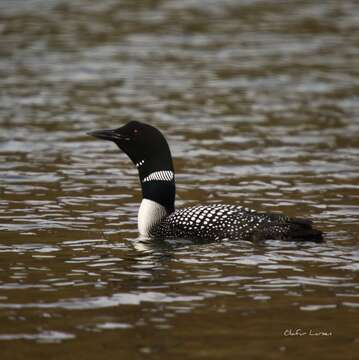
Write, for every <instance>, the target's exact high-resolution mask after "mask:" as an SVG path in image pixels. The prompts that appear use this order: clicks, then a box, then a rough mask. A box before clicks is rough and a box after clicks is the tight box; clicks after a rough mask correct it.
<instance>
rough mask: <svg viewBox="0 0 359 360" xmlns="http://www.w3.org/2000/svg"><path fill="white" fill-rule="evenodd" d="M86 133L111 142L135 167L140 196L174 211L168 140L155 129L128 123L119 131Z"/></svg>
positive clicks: (172, 171) (173, 187)
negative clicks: (137, 173) (137, 174)
mask: <svg viewBox="0 0 359 360" xmlns="http://www.w3.org/2000/svg"><path fill="white" fill-rule="evenodd" d="M88 134H89V135H91V136H94V137H96V138H99V139H102V140H110V141H113V142H114V143H115V144H116V145H117V146H118V147H119V148H120V149H121V150H122V151H123V152H125V153H126V154H127V155H128V157H129V158H130V159H131V160H132V162H133V163H134V164H135V165H136V167H137V168H138V172H139V176H140V180H141V185H142V193H143V197H144V198H147V199H150V200H154V201H157V202H159V203H160V204H162V205H164V206H166V208H168V210H169V212H171V211H173V207H174V196H175V195H174V192H175V182H174V169H173V163H172V157H171V152H170V149H169V147H168V144H167V141H166V139H165V137H164V136H163V135H162V133H161V132H160V131H159V130H158V129H156V128H155V127H153V126H151V125H148V124H144V123H141V122H138V121H131V122H129V123H127V124H126V125H124V126H122V127H120V128H116V129H110V130H97V131H92V132H89V133H88ZM171 174H172V176H170V175H171ZM169 193H170V194H171V195H170V196H169V195H168V194H169ZM171 203H172V205H171Z"/></svg>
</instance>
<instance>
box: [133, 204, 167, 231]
mask: <svg viewBox="0 0 359 360" xmlns="http://www.w3.org/2000/svg"><path fill="white" fill-rule="evenodd" d="M166 216H167V211H166V208H165V207H164V206H162V205H161V204H159V203H157V202H156V201H152V200H149V199H143V200H142V202H141V206H140V209H139V210H138V222H137V223H138V232H139V233H140V235H142V236H146V237H149V236H150V230H151V228H152V227H153V226H154V225H156V224H158V223H159V222H160V221H161V220H162V219H163V218H165V217H166Z"/></svg>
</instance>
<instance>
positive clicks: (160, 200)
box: [88, 121, 322, 241]
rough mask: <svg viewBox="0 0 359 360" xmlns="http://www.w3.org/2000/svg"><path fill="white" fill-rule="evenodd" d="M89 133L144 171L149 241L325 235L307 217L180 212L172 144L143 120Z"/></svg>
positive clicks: (144, 226) (141, 226) (198, 209)
mask: <svg viewBox="0 0 359 360" xmlns="http://www.w3.org/2000/svg"><path fill="white" fill-rule="evenodd" d="M88 135H91V136H94V137H96V138H99V139H102V140H109V141H112V142H114V143H115V144H116V145H117V146H118V147H119V148H120V149H121V150H122V151H124V152H125V153H126V154H127V155H128V157H129V158H130V159H131V160H132V162H133V163H134V165H135V166H136V167H137V169H138V174H139V178H140V182H141V187H142V202H141V205H140V208H139V211H138V231H139V233H140V235H141V236H143V237H150V238H151V237H152V238H161V239H173V238H180V239H187V240H206V241H216V240H217V241H218V240H221V239H230V240H234V239H236V240H237V239H238V240H247V241H248V240H249V241H256V240H269V239H275V240H298V241H303V240H312V241H321V240H322V232H321V231H319V230H316V229H313V228H312V223H311V221H309V220H306V219H297V218H289V217H287V216H285V215H281V214H274V213H262V212H257V211H256V210H251V209H248V208H246V207H242V206H237V205H226V204H209V205H198V206H191V207H187V208H183V209H178V210H175V195H176V184H175V171H174V167H173V162H172V156H171V152H170V149H169V146H168V143H167V141H166V139H165V137H164V136H163V135H162V133H161V132H160V131H159V130H158V129H157V128H155V127H153V126H151V125H148V124H144V123H141V122H138V121H130V122H129V123H127V124H126V125H124V126H122V127H120V128H116V129H110V130H98V131H92V132H89V133H88Z"/></svg>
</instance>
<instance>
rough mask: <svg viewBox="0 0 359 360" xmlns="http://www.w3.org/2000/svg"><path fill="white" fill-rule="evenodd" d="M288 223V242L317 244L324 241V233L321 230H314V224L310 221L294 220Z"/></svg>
mask: <svg viewBox="0 0 359 360" xmlns="http://www.w3.org/2000/svg"><path fill="white" fill-rule="evenodd" d="M288 223H289V231H288V233H287V236H288V240H295V241H315V242H321V241H323V233H322V232H321V231H320V230H317V229H313V227H312V222H311V221H310V220H307V219H298V218H292V219H289V220H288Z"/></svg>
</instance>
